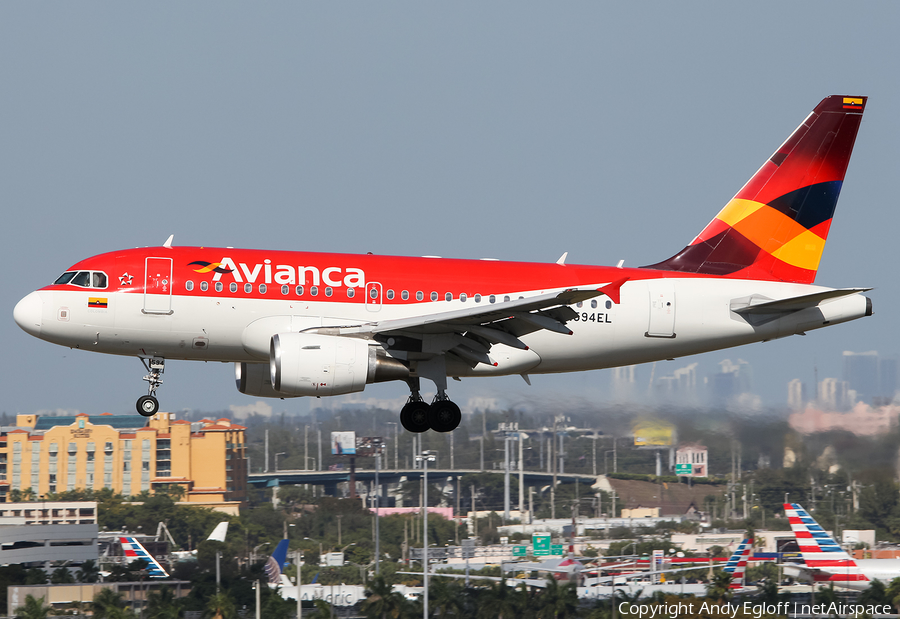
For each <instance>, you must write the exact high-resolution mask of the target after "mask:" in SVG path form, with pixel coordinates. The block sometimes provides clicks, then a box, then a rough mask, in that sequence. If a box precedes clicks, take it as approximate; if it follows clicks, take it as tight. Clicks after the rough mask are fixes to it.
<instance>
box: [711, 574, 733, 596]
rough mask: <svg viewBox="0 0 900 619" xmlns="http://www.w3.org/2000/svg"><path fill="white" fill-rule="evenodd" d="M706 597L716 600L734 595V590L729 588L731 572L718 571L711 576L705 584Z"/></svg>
mask: <svg viewBox="0 0 900 619" xmlns="http://www.w3.org/2000/svg"><path fill="white" fill-rule="evenodd" d="M706 597H708V598H709V599H711V600H715V601H717V602H727V601H729V600H731V598H732V597H734V590H733V589H732V588H731V574H729V573H728V572H718V573H717V574H716V575H715V576H713V578H712V580H711V581H710V582H709V583H708V584H707V585H706Z"/></svg>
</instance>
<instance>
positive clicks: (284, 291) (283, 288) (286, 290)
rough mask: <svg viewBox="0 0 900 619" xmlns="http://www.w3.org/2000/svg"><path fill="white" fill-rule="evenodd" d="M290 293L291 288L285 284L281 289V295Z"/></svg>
mask: <svg viewBox="0 0 900 619" xmlns="http://www.w3.org/2000/svg"><path fill="white" fill-rule="evenodd" d="M290 291H291V287H290V286H288V285H287V284H285V285H284V286H282V287H281V294H287V293H289V292H290Z"/></svg>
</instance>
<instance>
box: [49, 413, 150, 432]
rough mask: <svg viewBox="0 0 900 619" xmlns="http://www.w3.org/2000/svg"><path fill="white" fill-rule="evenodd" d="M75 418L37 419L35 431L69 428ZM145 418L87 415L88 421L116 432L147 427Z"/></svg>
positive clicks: (137, 416) (136, 416)
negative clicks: (108, 427) (61, 427)
mask: <svg viewBox="0 0 900 619" xmlns="http://www.w3.org/2000/svg"><path fill="white" fill-rule="evenodd" d="M75 419H76V418H75V417H68V416H67V417H45V416H43V415H41V416H40V417H38V420H37V423H35V424H34V429H35V430H49V429H51V428H55V427H57V426H70V425H72V424H73V423H75ZM147 419H148V418H147V417H143V416H141V415H89V416H88V421H89V422H90V423H92V424H94V425H98V426H111V427H113V428H115V429H116V430H138V429H140V428H143V427H144V426H146V425H147Z"/></svg>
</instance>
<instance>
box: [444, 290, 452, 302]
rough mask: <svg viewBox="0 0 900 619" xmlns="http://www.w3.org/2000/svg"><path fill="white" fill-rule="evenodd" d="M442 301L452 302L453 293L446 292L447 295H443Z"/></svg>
mask: <svg viewBox="0 0 900 619" xmlns="http://www.w3.org/2000/svg"><path fill="white" fill-rule="evenodd" d="M444 299H446V300H447V301H452V300H453V293H452V292H448V293H447V294H445V295H444Z"/></svg>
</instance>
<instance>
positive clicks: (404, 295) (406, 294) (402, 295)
mask: <svg viewBox="0 0 900 619" xmlns="http://www.w3.org/2000/svg"><path fill="white" fill-rule="evenodd" d="M400 298H401V299H403V300H404V301H406V300H407V299H409V290H404V291H403V292H401V293H400Z"/></svg>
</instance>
